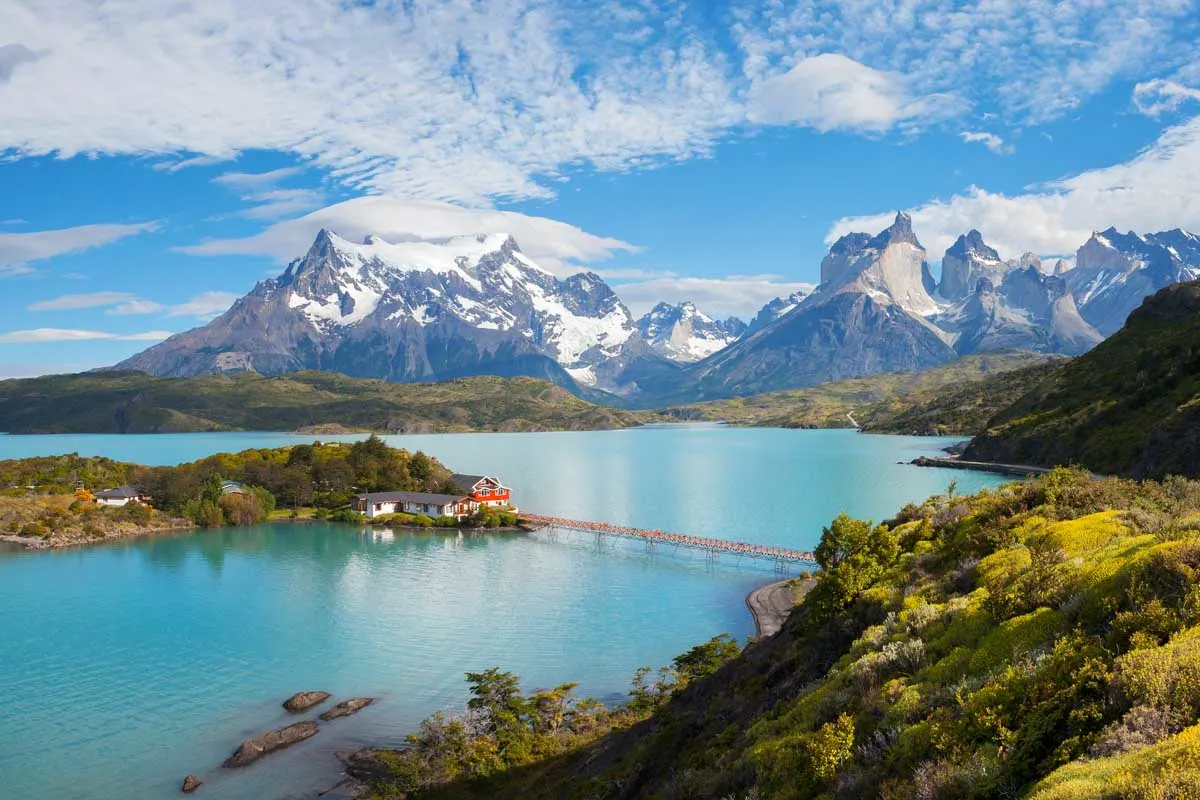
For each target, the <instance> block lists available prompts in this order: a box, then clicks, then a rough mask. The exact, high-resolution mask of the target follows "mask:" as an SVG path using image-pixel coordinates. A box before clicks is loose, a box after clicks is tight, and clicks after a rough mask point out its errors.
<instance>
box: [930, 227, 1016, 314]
mask: <svg viewBox="0 0 1200 800" xmlns="http://www.w3.org/2000/svg"><path fill="white" fill-rule="evenodd" d="M1007 271H1008V265H1007V264H1005V263H1004V262H1003V261H1002V260H1001V259H1000V254H999V253H997V252H996V251H995V250H993V249H992V248H990V247H988V246H987V244H985V243H984V241H983V235H982V234H981V233H980V232H979V231H977V230H971V231H968V232H967V233H966V234H965V235H963V236H960V237H958V241H956V242H955V243H954V244H953V245H951V246H950V249H949V250H947V251H946V254H945V255H944V256H942V280H941V282H940V283H939V284H938V293H939V294H940V295H941V296H942V297H943V298H945V299H947V300H952V301H954V300H962V299H964V298H966V297H968V296H970V295H971V294H973V293H974V292H975V289H976V287H977V286H978V285H979V281H980V280H981V279H987V280H988V281H989V282H990V283H991V284H992V285H993V286H998V285H999V284H1000V283H1001V281H1003V280H1004V273H1005V272H1007Z"/></svg>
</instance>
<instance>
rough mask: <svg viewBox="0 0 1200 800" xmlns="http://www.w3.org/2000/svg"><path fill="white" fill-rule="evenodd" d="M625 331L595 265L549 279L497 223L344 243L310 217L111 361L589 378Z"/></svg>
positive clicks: (360, 373) (168, 370)
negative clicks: (205, 313) (204, 300)
mask: <svg viewBox="0 0 1200 800" xmlns="http://www.w3.org/2000/svg"><path fill="white" fill-rule="evenodd" d="M633 336H635V327H634V323H633V318H632V316H631V315H630V313H629V310H628V309H627V308H626V307H625V305H624V304H623V303H621V301H620V300H619V299H618V298H617V296H616V295H615V294H614V293H613V291H612V289H610V288H609V287H608V285H607V284H605V283H604V281H603V280H601V279H600V277H599V276H597V275H595V274H594V273H590V272H585V273H580V274H578V275H574V276H572V277H570V278H567V279H566V280H559V279H558V278H556V277H555V276H554V275H552V274H550V273H549V272H547V271H546V270H544V269H542V268H541V267H539V266H538V265H537V264H536V263H534V262H533V261H532V260H531V259H530V258H529V257H528V256H526V255H525V254H524V253H522V252H521V250H520V248H519V247H518V246H517V243H516V241H515V240H514V239H513V238H512V237H511V236H508V235H506V234H486V235H477V236H461V237H456V238H452V239H448V240H443V241H436V242H403V243H391V242H386V241H384V240H382V239H380V238H378V237H375V236H370V237H367V239H366V240H365V241H363V242H361V243H356V242H351V241H347V240H346V239H343V238H341V237H339V236H337V235H336V234H334V233H332V232H330V231H325V230H322V231H321V232H320V233H319V234H318V235H317V237H316V239H315V241H314V242H313V244H312V247H310V248H309V250H308V252H307V253H306V254H305V255H304V256H303V257H302V258H299V259H297V260H296V261H293V262H292V263H291V264H289V265H288V267H287V269H286V270H285V271H284V272H283V274H282V275H280V276H279V277H278V278H274V279H271V280H267V281H263V282H262V283H260V284H258V286H256V287H255V288H254V290H253V291H252V292H251V293H250V294H248V295H247V296H245V297H243V298H242V299H240V300H238V301H237V302H236V303H235V304H234V305H233V307H232V308H230V309H229V311H227V312H226V313H225V314H223V315H222V316H220V317H218V318H217V319H216V320H213V321H212V322H211V323H209V324H208V325H205V326H204V327H202V328H197V329H195V330H192V331H188V332H186V333H182V334H178V335H176V336H173V337H171V338H170V339H167V340H166V341H165V342H163V343H161V344H159V345H156V346H154V347H151V348H150V349H148V350H146V351H144V352H142V353H140V354H139V355H136V356H134V357H133V358H131V359H129V360H128V361H126V362H124V363H122V364H119V365H118V367H121V368H129V369H140V370H144V371H147V372H152V373H155V374H159V375H199V374H205V373H211V372H223V371H231V370H255V371H257V372H261V373H264V374H271V375H274V374H280V373H283V372H290V371H295V370H300V369H329V370H336V371H339V372H344V373H346V374H348V375H352V376H357V377H372V378H384V379H387V380H396V381H411V380H437V379H442V378H448V377H457V376H462V375H470V374H480V373H484V374H502V375H524V374H533V375H538V376H539V377H549V378H551V379H554V380H559V381H560V382H564V380H565V375H566V374H569V375H570V376H571V378H573V379H574V380H575V381H576V382H578V383H581V384H584V385H589V386H594V385H597V384H600V383H602V382H603V377H602V374H603V373H604V370H605V366H606V364H607V363H608V362H609V361H611V360H613V359H615V358H616V357H617V356H618V355H619V354H620V353H621V352H622V349H623V347H624V345H625V344H626V342H628V341H629V340H630V338H631V337H633ZM564 371H565V373H564Z"/></svg>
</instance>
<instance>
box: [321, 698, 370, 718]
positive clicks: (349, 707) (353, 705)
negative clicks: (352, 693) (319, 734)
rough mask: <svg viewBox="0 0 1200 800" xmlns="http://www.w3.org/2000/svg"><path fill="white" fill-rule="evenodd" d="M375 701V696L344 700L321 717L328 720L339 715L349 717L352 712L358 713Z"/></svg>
mask: <svg viewBox="0 0 1200 800" xmlns="http://www.w3.org/2000/svg"><path fill="white" fill-rule="evenodd" d="M373 702H375V698H374V697H355V698H352V699H350V700H343V701H342V702H340V703H338V704H337V705H336V706H334V707H333V708H331V709H329V710H328V711H326V712H325V713H324V714H322V715H321V719H323V720H325V721H326V722H328V721H329V720H331V719H338V718H339V717H348V716H350V715H351V714H357V713H358V712H359V711H362V710H363V709H364V708H366V707H367V706H369V705H371V703H373Z"/></svg>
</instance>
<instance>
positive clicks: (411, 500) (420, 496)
mask: <svg viewBox="0 0 1200 800" xmlns="http://www.w3.org/2000/svg"><path fill="white" fill-rule="evenodd" d="M452 478H453V480H454V483H455V484H456V485H457V486H458V488H460V489H463V490H464V491H466V492H467V493H466V494H462V495H458V494H430V493H428V492H368V493H366V494H360V495H356V496H355V498H354V503H353V508H354V510H355V511H356V512H358V513H359V514H363V515H365V516H366V517H367V519H373V518H375V517H381V516H383V515H385V514H424V515H425V516H427V517H458V518H459V519H462V518H463V517H466V516H469V515H471V514H473V513H475V512H476V511H478V510H479V507H480V506H507V505H510V501H511V499H512V491H511V490H510V489H509V488H508V487H507V486H505V485H503V484H502V483H500V481H499V479H497V478H492V477H488V476H486V475H454V476H452Z"/></svg>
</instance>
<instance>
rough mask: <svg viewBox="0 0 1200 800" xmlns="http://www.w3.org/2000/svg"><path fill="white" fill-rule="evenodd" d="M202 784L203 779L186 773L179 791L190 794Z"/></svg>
mask: <svg viewBox="0 0 1200 800" xmlns="http://www.w3.org/2000/svg"><path fill="white" fill-rule="evenodd" d="M203 785H204V781H202V780H200V779H199V778H197V777H196V776H195V775H188V776H187V777H186V778H184V779H183V783H182V784H181V785H180V787H179V791H181V792H183V793H184V794H191V793H192V792H194V791H196V790H197V789H199V788H200V787H201V786H203Z"/></svg>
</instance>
